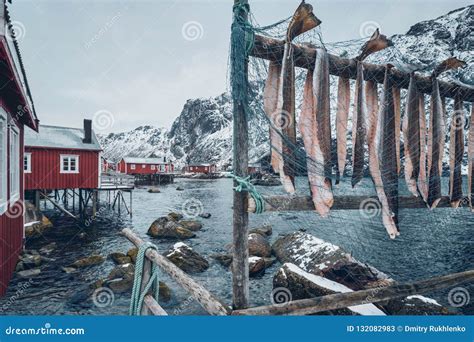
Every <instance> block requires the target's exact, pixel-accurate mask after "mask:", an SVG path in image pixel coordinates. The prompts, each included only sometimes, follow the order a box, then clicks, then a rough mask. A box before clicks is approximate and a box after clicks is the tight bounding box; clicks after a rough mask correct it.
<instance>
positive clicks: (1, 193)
mask: <svg viewBox="0 0 474 342" xmlns="http://www.w3.org/2000/svg"><path fill="white" fill-rule="evenodd" d="M7 174H8V173H7V114H6V113H5V112H4V111H3V110H2V111H0V215H1V214H3V213H4V212H5V211H6V210H7V202H8V199H7Z"/></svg>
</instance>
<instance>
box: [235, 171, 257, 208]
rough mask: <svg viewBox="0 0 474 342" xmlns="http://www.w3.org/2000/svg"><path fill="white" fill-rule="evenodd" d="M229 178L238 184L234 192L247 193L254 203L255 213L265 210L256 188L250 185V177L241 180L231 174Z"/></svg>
mask: <svg viewBox="0 0 474 342" xmlns="http://www.w3.org/2000/svg"><path fill="white" fill-rule="evenodd" d="M231 177H232V178H234V179H235V181H236V182H237V184H238V185H237V186H236V187H234V190H235V191H237V192H242V191H247V192H248V193H249V194H250V196H252V198H253V199H254V201H255V213H256V214H261V213H263V212H264V210H265V202H264V200H263V197H262V195H260V193H259V192H258V191H257V188H255V185H253V184H252V183H250V176H247V177H245V178H243V177H239V176H236V175H234V174H233V173H231Z"/></svg>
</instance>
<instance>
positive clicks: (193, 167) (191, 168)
mask: <svg viewBox="0 0 474 342" xmlns="http://www.w3.org/2000/svg"><path fill="white" fill-rule="evenodd" d="M184 172H187V173H216V172H217V166H216V164H188V165H186V166H185V167H184Z"/></svg>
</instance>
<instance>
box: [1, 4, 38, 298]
mask: <svg viewBox="0 0 474 342" xmlns="http://www.w3.org/2000/svg"><path fill="white" fill-rule="evenodd" d="M7 27H11V23H10V17H9V14H8V11H7V9H6V6H5V1H1V3H0V296H2V295H4V294H5V292H6V289H7V285H8V283H9V281H10V278H11V276H12V274H13V271H14V270H15V267H16V263H17V260H18V255H19V253H20V252H21V250H22V249H23V238H24V224H23V223H24V221H23V211H24V206H23V193H24V191H23V186H24V184H23V146H24V145H23V139H24V131H25V130H24V127H25V126H28V127H30V128H31V129H34V130H36V129H37V127H38V120H37V118H36V115H35V111H34V106H33V101H32V99H31V94H30V90H29V87H28V82H27V79H26V76H25V71H24V67H23V63H22V60H21V55H20V53H19V48H18V44H17V42H16V40H15V38H14V37H12V35H11V34H9V33H8V31H7Z"/></svg>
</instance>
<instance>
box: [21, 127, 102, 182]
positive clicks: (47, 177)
mask: <svg viewBox="0 0 474 342" xmlns="http://www.w3.org/2000/svg"><path fill="white" fill-rule="evenodd" d="M101 150H102V149H101V147H100V144H99V141H98V140H97V137H96V136H95V134H94V131H93V130H92V122H91V120H84V129H80V128H69V127H57V126H47V125H41V126H40V127H39V132H34V131H32V130H27V131H26V134H25V158H24V169H25V189H26V190H61V189H97V188H98V187H99V184H100V174H101V158H100V152H101Z"/></svg>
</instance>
